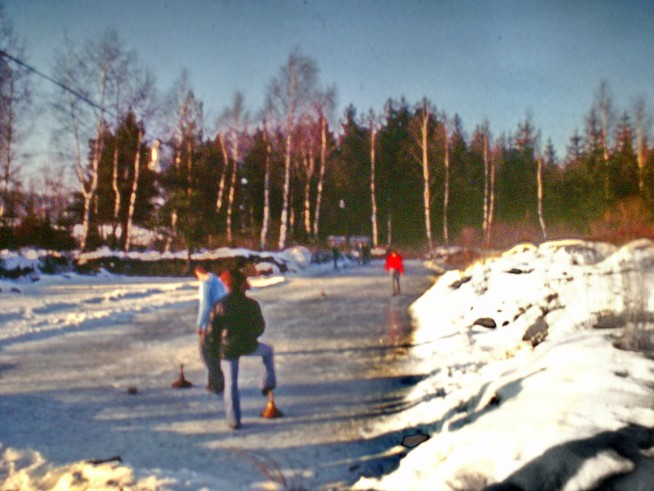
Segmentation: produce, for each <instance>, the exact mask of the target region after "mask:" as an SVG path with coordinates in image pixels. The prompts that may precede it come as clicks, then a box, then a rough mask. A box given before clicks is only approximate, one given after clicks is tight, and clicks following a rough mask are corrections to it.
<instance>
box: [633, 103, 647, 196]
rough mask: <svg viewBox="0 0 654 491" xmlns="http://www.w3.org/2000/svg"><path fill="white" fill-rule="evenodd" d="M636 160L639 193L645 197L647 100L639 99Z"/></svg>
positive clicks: (636, 107) (637, 104) (636, 112)
mask: <svg viewBox="0 0 654 491" xmlns="http://www.w3.org/2000/svg"><path fill="white" fill-rule="evenodd" d="M634 120H635V123H636V124H635V126H636V159H637V162H638V192H639V194H640V195H641V197H645V166H646V165H647V137H646V135H645V99H643V98H639V99H638V100H637V101H636V106H635V116H634Z"/></svg>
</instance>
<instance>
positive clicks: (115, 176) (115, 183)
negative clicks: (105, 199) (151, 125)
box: [111, 138, 120, 244]
mask: <svg viewBox="0 0 654 491" xmlns="http://www.w3.org/2000/svg"><path fill="white" fill-rule="evenodd" d="M111 189H112V190H113V192H114V223H113V230H112V237H113V241H114V244H117V240H118V238H117V237H116V230H117V228H118V215H119V214H120V188H119V187H118V138H116V145H115V148H114V160H113V169H112V173H111Z"/></svg>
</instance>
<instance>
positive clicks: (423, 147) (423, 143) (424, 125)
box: [417, 100, 434, 251]
mask: <svg viewBox="0 0 654 491" xmlns="http://www.w3.org/2000/svg"><path fill="white" fill-rule="evenodd" d="M419 112H420V115H419V123H420V129H419V134H418V137H417V143H418V147H419V148H420V151H421V156H420V163H421V165H422V182H423V189H422V202H423V210H424V219H425V233H426V236H427V243H428V245H429V250H430V251H431V250H432V249H433V248H434V244H433V238H432V229H431V192H430V189H429V185H430V180H431V179H430V171H429V120H430V118H431V110H430V107H429V104H428V103H427V101H426V100H424V101H423V102H422V104H421V106H420V109H419Z"/></svg>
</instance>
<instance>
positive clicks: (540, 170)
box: [536, 155, 547, 240]
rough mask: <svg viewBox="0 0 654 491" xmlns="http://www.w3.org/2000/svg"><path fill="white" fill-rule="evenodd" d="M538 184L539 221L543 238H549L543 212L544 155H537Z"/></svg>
mask: <svg viewBox="0 0 654 491" xmlns="http://www.w3.org/2000/svg"><path fill="white" fill-rule="evenodd" d="M536 186H537V193H538V196H537V197H538V223H539V224H540V229H541V232H542V234H543V240H547V227H546V226H545V216H544V214H543V157H542V156H540V155H539V156H538V157H536Z"/></svg>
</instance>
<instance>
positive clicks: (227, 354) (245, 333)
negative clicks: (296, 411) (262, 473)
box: [209, 270, 277, 430]
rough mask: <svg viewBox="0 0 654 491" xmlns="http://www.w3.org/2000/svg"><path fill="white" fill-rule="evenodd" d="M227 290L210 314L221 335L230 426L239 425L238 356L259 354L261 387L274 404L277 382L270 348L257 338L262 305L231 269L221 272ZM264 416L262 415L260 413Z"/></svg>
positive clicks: (221, 356) (262, 324)
mask: <svg viewBox="0 0 654 491" xmlns="http://www.w3.org/2000/svg"><path fill="white" fill-rule="evenodd" d="M221 279H222V281H223V283H225V285H226V287H227V289H228V290H229V293H228V294H227V296H225V297H224V298H222V299H221V300H220V301H218V302H217V303H216V304H215V305H214V307H213V309H212V310H211V314H210V320H209V322H210V324H211V329H212V330H213V331H214V334H217V335H219V337H220V347H219V351H220V367H221V368H222V372H223V374H224V376H225V392H224V403H225V419H226V420H227V424H228V425H229V427H230V428H232V429H235V430H236V429H239V428H240V427H241V402H240V395H239V390H238V367H239V358H240V357H241V356H258V357H260V358H261V361H262V362H263V374H262V378H261V384H260V389H261V393H262V395H264V396H268V397H269V401H270V404H272V405H273V406H274V401H273V389H274V388H275V386H276V385H277V380H276V377H275V366H274V359H273V349H272V347H270V346H268V345H267V344H264V343H261V342H259V341H258V338H259V336H261V335H262V334H263V331H264V329H265V326H266V322H265V319H264V317H263V313H262V312H261V306H260V305H259V303H258V302H257V301H256V300H254V299H252V298H250V297H248V296H247V295H246V294H245V292H246V290H247V289H248V288H249V285H248V282H247V278H246V277H245V276H244V275H243V274H242V273H241V272H240V271H239V270H234V271H230V272H229V273H224V274H223V275H221ZM262 416H263V414H262Z"/></svg>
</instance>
